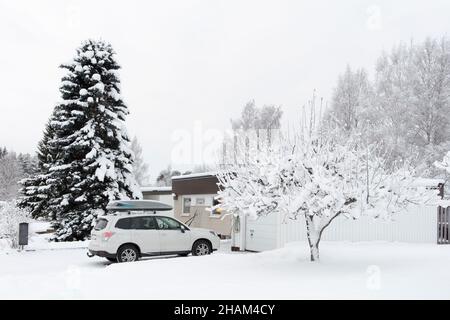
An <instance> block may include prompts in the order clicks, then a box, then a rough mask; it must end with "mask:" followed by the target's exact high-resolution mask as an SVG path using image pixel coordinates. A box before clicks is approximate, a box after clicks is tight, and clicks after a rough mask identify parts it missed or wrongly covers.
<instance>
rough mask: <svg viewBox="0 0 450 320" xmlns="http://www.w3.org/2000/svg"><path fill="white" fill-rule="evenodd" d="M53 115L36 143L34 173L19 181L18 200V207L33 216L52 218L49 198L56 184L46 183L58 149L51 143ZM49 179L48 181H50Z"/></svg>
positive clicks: (53, 192) (51, 197)
mask: <svg viewBox="0 0 450 320" xmlns="http://www.w3.org/2000/svg"><path fill="white" fill-rule="evenodd" d="M53 117H54V115H52V117H51V118H50V119H49V121H48V122H47V124H46V126H45V130H44V135H43V137H42V139H41V141H39V143H38V151H37V168H36V170H35V173H34V174H31V175H29V176H28V177H26V178H25V179H22V180H21V181H20V184H21V189H20V193H21V196H20V198H19V201H18V206H19V207H20V208H23V209H26V210H28V211H29V212H30V214H31V216H32V217H33V218H35V219H36V218H46V219H50V220H52V219H54V218H55V217H54V215H51V214H50V211H49V210H48V208H49V200H51V199H53V198H54V197H55V196H56V195H57V193H56V190H55V187H56V185H54V184H51V183H48V182H47V179H48V178H49V168H50V167H51V166H52V164H53V162H54V161H55V159H56V157H57V156H58V154H59V152H60V150H59V149H58V145H57V144H51V143H50V142H51V141H52V140H53V139H54V137H55V133H54V129H53V127H52V125H51V121H52V119H53ZM52 181H53V180H50V181H49V182H52Z"/></svg>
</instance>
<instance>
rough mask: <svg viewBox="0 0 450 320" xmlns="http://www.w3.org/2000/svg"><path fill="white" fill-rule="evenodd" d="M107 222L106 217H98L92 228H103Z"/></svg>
mask: <svg viewBox="0 0 450 320" xmlns="http://www.w3.org/2000/svg"><path fill="white" fill-rule="evenodd" d="M107 224H108V220H106V219H98V220H97V224H96V225H95V227H94V229H95V230H97V231H99V230H103V229H105V228H106V226H107Z"/></svg>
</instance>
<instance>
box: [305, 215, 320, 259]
mask: <svg viewBox="0 0 450 320" xmlns="http://www.w3.org/2000/svg"><path fill="white" fill-rule="evenodd" d="M305 218H306V229H307V235H308V243H309V250H310V252H311V261H319V242H320V231H319V230H316V228H315V227H314V221H313V218H312V217H310V216H308V215H305Z"/></svg>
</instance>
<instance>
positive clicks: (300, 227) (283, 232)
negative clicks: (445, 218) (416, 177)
mask: <svg viewBox="0 0 450 320" xmlns="http://www.w3.org/2000/svg"><path fill="white" fill-rule="evenodd" d="M392 219H393V221H385V220H382V219H373V218H371V217H367V216H363V217H361V218H359V219H357V220H351V219H347V218H345V217H338V218H336V219H335V220H334V221H333V222H332V223H331V224H330V226H329V227H328V228H327V229H326V230H325V231H324V233H323V235H322V240H324V241H355V242H356V241H399V242H422V243H427V242H428V243H437V208H436V207H435V206H415V207H412V208H410V209H409V210H408V212H404V213H399V214H396V215H394V216H393V217H392ZM279 228H280V229H279V232H278V247H280V246H283V245H284V244H285V243H288V242H292V241H299V240H306V227H305V221H304V219H303V218H301V219H299V220H294V221H292V220H291V221H288V222H287V223H280V225H279Z"/></svg>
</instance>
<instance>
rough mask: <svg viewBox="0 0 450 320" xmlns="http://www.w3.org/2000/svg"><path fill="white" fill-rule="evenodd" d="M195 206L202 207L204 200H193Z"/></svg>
mask: <svg viewBox="0 0 450 320" xmlns="http://www.w3.org/2000/svg"><path fill="white" fill-rule="evenodd" d="M195 205H197V206H204V205H205V198H196V199H195Z"/></svg>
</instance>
